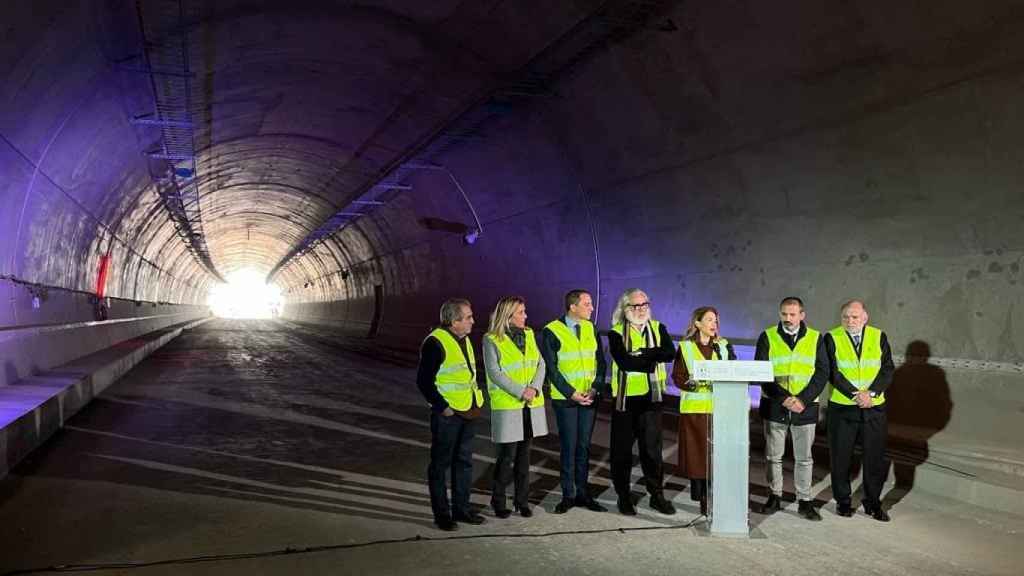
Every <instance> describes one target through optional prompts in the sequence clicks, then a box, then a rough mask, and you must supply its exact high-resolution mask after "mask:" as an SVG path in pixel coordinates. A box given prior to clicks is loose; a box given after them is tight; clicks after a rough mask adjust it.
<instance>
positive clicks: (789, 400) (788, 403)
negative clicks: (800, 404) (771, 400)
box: [782, 396, 797, 411]
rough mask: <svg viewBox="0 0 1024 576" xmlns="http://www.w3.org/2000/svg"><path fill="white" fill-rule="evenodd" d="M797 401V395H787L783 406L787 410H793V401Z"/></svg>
mask: <svg viewBox="0 0 1024 576" xmlns="http://www.w3.org/2000/svg"><path fill="white" fill-rule="evenodd" d="M796 401H797V400H796V396H787V397H786V399H785V400H783V401H782V407H783V408H785V409H786V410H789V411H792V410H793V403H794V402H796Z"/></svg>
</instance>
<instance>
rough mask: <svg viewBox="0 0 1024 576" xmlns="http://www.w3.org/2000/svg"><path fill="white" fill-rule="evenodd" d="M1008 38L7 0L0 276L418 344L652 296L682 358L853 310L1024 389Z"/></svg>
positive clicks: (774, 8) (442, 11) (870, 24)
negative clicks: (444, 327)
mask: <svg viewBox="0 0 1024 576" xmlns="http://www.w3.org/2000/svg"><path fill="white" fill-rule="evenodd" d="M1022 18H1024V10H1021V7H1020V3H1019V2H1011V1H1003V2H999V1H986V2H975V3H972V4H971V6H970V8H969V9H968V8H966V7H964V6H962V5H961V3H957V2H931V3H927V5H925V4H922V3H915V2H890V1H881V0H877V1H876V0H859V1H855V2H847V1H843V2H840V1H838V0H829V1H825V2H803V1H797V0H787V1H784V2H781V3H779V2H774V3H757V2H658V1H647V2H639V1H632V2H630V1H612V2H598V1H589V0H576V1H566V2H549V1H544V2H541V1H533V0H521V1H516V2H509V1H478V2H465V1H460V0H435V1H431V2H422V1H401V0H379V1H369V0H367V1H345V2H343V1H338V2H326V1H315V2H313V1H309V2H307V1H303V0H294V1H289V2H275V1H245V0H236V1H224V0H220V1H215V2H199V1H196V0H184V1H182V2H168V1H164V0H143V1H142V2H139V3H136V2H128V1H117V0H112V1H98V0H97V1H85V2H60V1H56V0H54V1H48V2H45V1H44V2H28V1H24V2H14V3H11V4H10V5H9V6H5V15H4V22H3V24H0V37H2V39H3V40H2V42H0V82H2V84H0V99H2V103H3V105H2V106H0V174H2V178H0V197H2V200H3V202H2V207H0V230H2V244H0V273H2V274H3V277H4V279H5V281H6V282H7V283H8V284H10V283H16V284H17V286H30V287H31V286H36V287H45V288H46V289H49V290H51V291H54V290H70V291H79V292H85V293H96V292H104V293H105V294H106V295H108V296H111V297H113V298H116V299H125V300H130V301H131V300H134V301H140V302H168V303H175V304H202V303H204V302H205V299H206V295H207V293H208V292H209V289H210V287H211V286H212V285H214V284H215V283H217V282H218V281H219V280H218V278H222V277H225V276H228V275H230V274H232V273H233V272H236V271H239V270H243V269H255V270H257V271H259V272H260V273H261V274H265V275H266V276H267V277H268V278H269V279H270V280H271V281H272V282H274V283H277V284H278V285H279V286H280V287H281V289H282V291H283V294H284V298H285V299H286V301H287V304H286V310H285V315H286V316H287V317H290V318H293V319H297V320H303V321H310V322H320V323H327V324H335V325H339V326H346V327H355V328H356V329H358V331H360V332H365V331H367V330H370V329H371V327H372V330H373V332H374V333H375V334H377V335H378V336H381V337H385V336H386V337H390V338H394V339H395V340H396V341H400V342H403V343H405V344H408V345H415V343H416V342H417V341H418V339H419V338H420V337H422V330H423V329H424V328H425V327H426V326H427V325H428V324H429V323H430V322H432V321H433V320H434V317H435V315H436V310H437V307H438V305H439V304H440V302H441V300H442V299H443V298H445V297H447V296H450V295H465V296H469V297H470V298H472V299H474V300H475V301H477V302H478V303H479V305H478V310H477V316H478V318H482V317H484V316H485V315H486V312H487V311H488V310H489V306H490V305H491V303H492V302H493V301H494V299H495V298H497V297H498V296H500V295H502V294H506V293H508V292H514V293H520V294H522V295H524V296H525V297H526V298H527V301H528V302H529V303H530V313H531V317H532V319H533V320H536V321H537V322H533V320H531V322H532V323H534V324H535V325H538V326H539V325H540V324H539V322H540V320H541V319H542V318H546V317H549V316H552V315H554V314H556V313H558V311H559V310H560V308H561V295H562V294H563V293H564V291H566V290H568V289H570V288H576V287H583V288H587V289H589V290H592V291H593V292H594V293H595V294H597V295H598V303H599V311H598V317H597V320H598V323H599V324H600V325H602V326H606V325H607V322H608V315H609V314H610V311H611V307H612V304H613V302H614V299H615V298H616V297H617V295H618V294H619V293H620V292H621V291H622V290H623V289H625V288H627V287H631V286H633V285H636V286H640V287H643V288H645V289H646V290H647V291H648V293H649V294H650V296H651V298H652V301H653V302H654V303H655V314H656V316H659V317H661V318H663V319H665V320H666V321H667V322H668V323H669V324H670V327H671V328H672V329H673V331H676V332H679V331H682V329H683V325H684V323H685V321H686V318H687V314H688V313H689V311H690V310H692V309H693V308H694V307H696V306H698V305H702V304H714V305H717V306H718V307H719V308H720V309H721V310H722V315H723V318H722V320H723V329H724V331H725V332H726V333H728V334H734V335H736V336H742V337H748V338H749V337H754V336H755V335H756V334H757V333H758V332H759V331H760V330H761V329H763V327H764V326H765V325H766V324H768V323H771V322H773V321H774V318H775V308H776V306H777V303H778V301H779V299H780V298H781V297H783V296H786V295H789V294H797V295H800V296H802V297H803V298H804V299H805V300H807V302H808V316H809V319H810V320H812V321H813V323H814V324H816V325H818V326H819V327H823V328H824V327H827V326H830V325H833V324H834V323H835V322H836V320H837V312H836V307H837V306H838V304H839V303H840V302H842V301H843V300H845V299H847V298H850V297H854V296H857V297H861V298H864V299H866V300H867V301H868V304H869V308H870V309H871V312H872V319H873V320H877V322H878V323H879V324H880V325H882V326H883V327H886V328H887V329H888V330H889V332H890V334H891V335H892V337H893V340H894V342H896V345H897V347H899V346H903V345H906V344H907V343H908V342H910V341H912V340H914V339H927V340H928V341H929V342H930V343H931V346H932V350H933V353H935V354H936V355H941V356H944V357H950V358H966V359H976V360H984V361H994V362H1000V363H1004V364H1005V363H1010V364H1012V363H1019V362H1021V360H1022V358H1024V348H1022V346H1024V345H1022V344H1021V343H1022V342H1024V338H1022V337H1021V336H1022V330H1024V329H1022V326H1024V318H1022V315H1024V302H1022V301H1021V300H1022V299H1021V290H1020V287H1021V286H1020V283H1019V281H1020V279H1021V276H1020V266H1021V263H1022V258H1024V257H1022V254H1024V251H1022V250H1024V248H1022V243H1024V241H1022V240H1021V238H1022V236H1021V235H1020V234H1019V232H1018V231H1019V230H1020V227H1021V225H1022V224H1024V201H1022V196H1024V194H1021V191H1020V182H1021V181H1024V179H1022V178H1021V176H1022V173H1021V172H1022V168H1021V166H1022V164H1024V163H1022V162H1020V154H1019V134H1021V133H1024V119H1022V117H1021V115H1020V113H1019V102H1020V101H1021V98H1022V97H1024V74H1022V67H1021V62H1024V39H1022V37H1021V35H1019V34H1016V33H1015V31H1016V30H1019V29H1020V25H1021V19H1022ZM469 240H472V241H473V242H472V243H471V242H469ZM104 256H109V258H108V259H106V260H105V259H104ZM105 261H106V262H109V263H108V264H106V266H108V267H109V268H108V276H107V278H106V281H105V283H104V284H103V286H99V285H98V280H99V273H100V270H101V268H102V267H103V265H104V264H103V262H105ZM12 285H13V284H12ZM7 290H8V291H9V292H10V293H11V294H12V296H11V297H10V298H9V301H10V302H12V303H13V304H11V306H15V307H16V306H19V305H20V304H17V303H16V301H17V302H21V300H19V298H20V296H18V297H16V296H15V295H14V294H16V293H17V294H20V293H21V292H18V290H19V288H17V287H14V288H7ZM381 310H383V313H381ZM15 317H17V315H15ZM11 322H13V321H8V323H11Z"/></svg>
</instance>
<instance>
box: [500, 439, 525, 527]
mask: <svg viewBox="0 0 1024 576" xmlns="http://www.w3.org/2000/svg"><path fill="white" fill-rule="evenodd" d="M530 443H531V439H530V438H527V439H526V440H520V441H519V442H503V443H501V444H495V447H496V448H495V452H496V457H495V462H494V482H493V483H492V487H491V506H492V507H493V508H494V509H495V510H503V509H505V508H507V507H508V506H507V505H506V504H505V490H506V489H507V488H508V485H509V483H510V482H513V481H514V482H515V491H514V492H513V494H512V503H513V504H514V505H515V506H516V507H518V508H522V507H525V506H526V505H527V504H528V502H527V500H528V499H529V496H530Z"/></svg>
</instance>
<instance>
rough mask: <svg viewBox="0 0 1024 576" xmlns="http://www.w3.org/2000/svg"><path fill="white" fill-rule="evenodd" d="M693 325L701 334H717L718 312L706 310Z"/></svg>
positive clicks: (711, 335) (711, 336)
mask: <svg viewBox="0 0 1024 576" xmlns="http://www.w3.org/2000/svg"><path fill="white" fill-rule="evenodd" d="M693 325H694V326H696V327H697V330H699V331H700V333H701V335H702V336H706V337H708V338H713V337H715V336H717V335H718V314H715V313H714V312H712V311H710V310H708V311H707V312H705V313H704V315H703V316H701V317H700V320H697V321H696V322H694V323H693Z"/></svg>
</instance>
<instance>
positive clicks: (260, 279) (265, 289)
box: [206, 270, 282, 318]
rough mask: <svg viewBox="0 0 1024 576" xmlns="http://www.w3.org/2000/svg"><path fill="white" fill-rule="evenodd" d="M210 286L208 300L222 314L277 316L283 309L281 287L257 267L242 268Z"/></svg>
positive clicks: (225, 316)
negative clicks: (270, 280) (269, 282)
mask: <svg viewBox="0 0 1024 576" xmlns="http://www.w3.org/2000/svg"><path fill="white" fill-rule="evenodd" d="M225 279H226V280H227V281H228V282H227V284H217V285H216V286H214V287H213V288H212V289H211V290H210V297H209V298H208V299H207V301H206V303H207V305H208V306H209V307H210V310H211V311H212V312H213V313H214V314H215V315H217V316H220V317H221V318H276V317H277V315H278V313H279V311H280V310H281V303H282V300H281V289H280V288H278V287H277V286H276V285H273V284H267V283H266V282H265V279H266V275H264V274H260V273H259V272H257V271H256V270H239V271H238V272H233V273H231V274H229V275H228V276H227V278H225Z"/></svg>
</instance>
